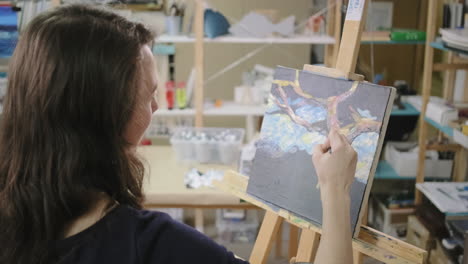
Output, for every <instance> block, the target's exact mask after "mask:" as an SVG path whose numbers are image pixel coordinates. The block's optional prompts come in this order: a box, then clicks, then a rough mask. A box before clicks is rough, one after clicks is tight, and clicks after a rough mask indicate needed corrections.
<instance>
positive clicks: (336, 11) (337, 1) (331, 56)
mask: <svg viewBox="0 0 468 264" xmlns="http://www.w3.org/2000/svg"><path fill="white" fill-rule="evenodd" d="M327 4H328V6H329V7H330V6H333V8H329V9H328V13H327V34H328V35H329V36H333V38H334V39H335V44H330V45H326V46H325V66H327V67H335V64H336V57H337V55H338V46H337V43H340V38H341V7H342V0H328V1H327Z"/></svg>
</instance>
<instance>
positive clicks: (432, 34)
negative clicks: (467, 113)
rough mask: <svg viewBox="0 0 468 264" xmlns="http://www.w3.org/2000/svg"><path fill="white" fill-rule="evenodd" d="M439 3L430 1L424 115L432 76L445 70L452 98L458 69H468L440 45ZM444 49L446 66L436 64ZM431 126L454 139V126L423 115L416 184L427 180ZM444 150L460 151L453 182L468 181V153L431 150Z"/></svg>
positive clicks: (467, 92) (447, 90) (418, 198)
mask: <svg viewBox="0 0 468 264" xmlns="http://www.w3.org/2000/svg"><path fill="white" fill-rule="evenodd" d="M438 2H439V0H428V15H427V26H426V31H427V33H426V36H427V39H426V44H425V57H424V71H423V87H422V88H423V89H422V107H421V113H425V112H426V110H427V104H428V102H429V97H430V95H431V90H432V74H433V72H434V71H445V82H444V98H445V99H448V98H451V97H453V86H454V80H455V70H457V69H464V70H467V69H468V68H467V66H468V64H467V61H466V60H463V59H461V58H460V57H459V56H458V55H459V53H457V52H455V51H454V50H453V49H449V48H446V47H445V46H443V45H442V44H441V43H440V42H436V31H437V26H436V24H437V21H436V20H437V17H438V16H437V8H438ZM435 49H437V50H442V51H444V52H448V54H447V55H448V56H447V62H446V63H434V50H435ZM466 84H467V82H465V98H464V100H465V101H468V97H467V96H468V89H466ZM428 124H430V125H431V126H433V127H434V128H436V129H438V130H439V131H440V132H439V134H440V136H441V137H442V136H445V137H448V138H450V139H452V140H453V129H452V128H451V127H447V126H442V125H441V124H439V123H437V122H435V121H434V120H431V119H429V118H427V117H425V116H424V114H423V115H421V117H420V119H419V161H418V174H417V177H416V183H422V182H424V180H425V177H424V176H425V172H424V163H425V154H426V150H427V149H428V146H427V140H428V134H427V130H428V127H427V125H428ZM434 148H435V149H441V150H442V149H444V150H452V151H455V152H456V155H455V160H454V169H453V174H452V180H453V181H465V173H466V168H467V167H466V161H467V157H468V156H467V151H466V149H465V148H463V147H461V146H453V145H451V146H444V145H440V146H431V149H434ZM415 198H416V200H415V202H416V204H420V203H421V201H422V193H421V192H420V191H419V190H417V189H416V197H415Z"/></svg>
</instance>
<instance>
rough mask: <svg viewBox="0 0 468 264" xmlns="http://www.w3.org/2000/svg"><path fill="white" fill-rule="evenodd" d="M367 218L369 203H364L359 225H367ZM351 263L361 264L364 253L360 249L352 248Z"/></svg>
mask: <svg viewBox="0 0 468 264" xmlns="http://www.w3.org/2000/svg"><path fill="white" fill-rule="evenodd" d="M368 218H369V204H367V205H366V208H365V213H364V214H363V215H362V220H361V225H367V220H368ZM353 260H354V261H353V263H354V264H362V262H363V261H364V254H362V253H361V252H360V251H357V250H353Z"/></svg>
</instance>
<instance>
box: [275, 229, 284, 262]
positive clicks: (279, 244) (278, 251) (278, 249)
mask: <svg viewBox="0 0 468 264" xmlns="http://www.w3.org/2000/svg"><path fill="white" fill-rule="evenodd" d="M278 230H279V231H278V234H277V235H276V238H275V240H276V245H275V256H276V258H279V257H281V256H282V255H283V221H281V223H280V224H279V227H278Z"/></svg>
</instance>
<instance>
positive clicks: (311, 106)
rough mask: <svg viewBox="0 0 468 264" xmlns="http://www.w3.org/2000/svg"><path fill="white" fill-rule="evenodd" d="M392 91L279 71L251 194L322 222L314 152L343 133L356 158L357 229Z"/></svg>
mask: <svg viewBox="0 0 468 264" xmlns="http://www.w3.org/2000/svg"><path fill="white" fill-rule="evenodd" d="M393 96H394V88H392V87H384V86H378V85H374V84H371V83H365V82H354V81H349V80H342V79H335V78H331V77H326V76H322V75H318V74H315V73H311V72H307V71H299V70H295V69H289V68H284V67H278V68H277V69H276V71H275V76H274V81H273V84H272V88H271V93H270V97H269V102H268V106H267V110H266V113H265V117H264V120H263V124H262V128H261V133H260V139H259V140H258V141H257V143H256V145H257V150H256V153H255V158H254V160H253V166H252V170H251V174H250V175H249V176H250V179H249V184H248V188H247V192H248V193H249V194H251V195H253V196H255V197H257V198H259V199H261V200H262V201H265V202H268V203H271V204H273V205H275V206H277V207H279V208H282V209H285V210H287V211H289V212H291V213H293V214H296V215H298V216H300V217H303V218H305V219H308V220H310V221H311V222H313V223H315V224H317V225H318V226H320V225H321V223H322V206H321V200H320V190H319V189H318V188H317V183H318V179H317V175H316V172H315V169H314V167H313V164H312V158H311V157H312V152H313V149H314V147H315V146H316V145H317V144H321V143H324V142H325V140H326V137H327V135H328V132H329V130H330V128H332V127H336V128H339V130H340V132H341V133H343V134H344V135H346V137H347V138H348V140H349V142H350V143H351V145H352V146H353V148H354V149H355V150H356V152H357V154H358V164H357V169H356V175H355V179H354V182H353V184H352V186H351V223H350V224H351V226H352V230H353V232H354V230H355V227H356V225H357V224H358V222H359V221H358V219H359V215H360V214H361V206H362V204H363V201H366V199H367V198H368V191H369V189H370V186H371V183H372V178H373V177H372V176H373V173H374V172H375V167H376V164H377V161H378V159H379V154H380V149H381V144H382V141H383V138H384V134H385V129H386V123H387V121H388V116H389V113H390V112H391V108H392V103H393Z"/></svg>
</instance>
